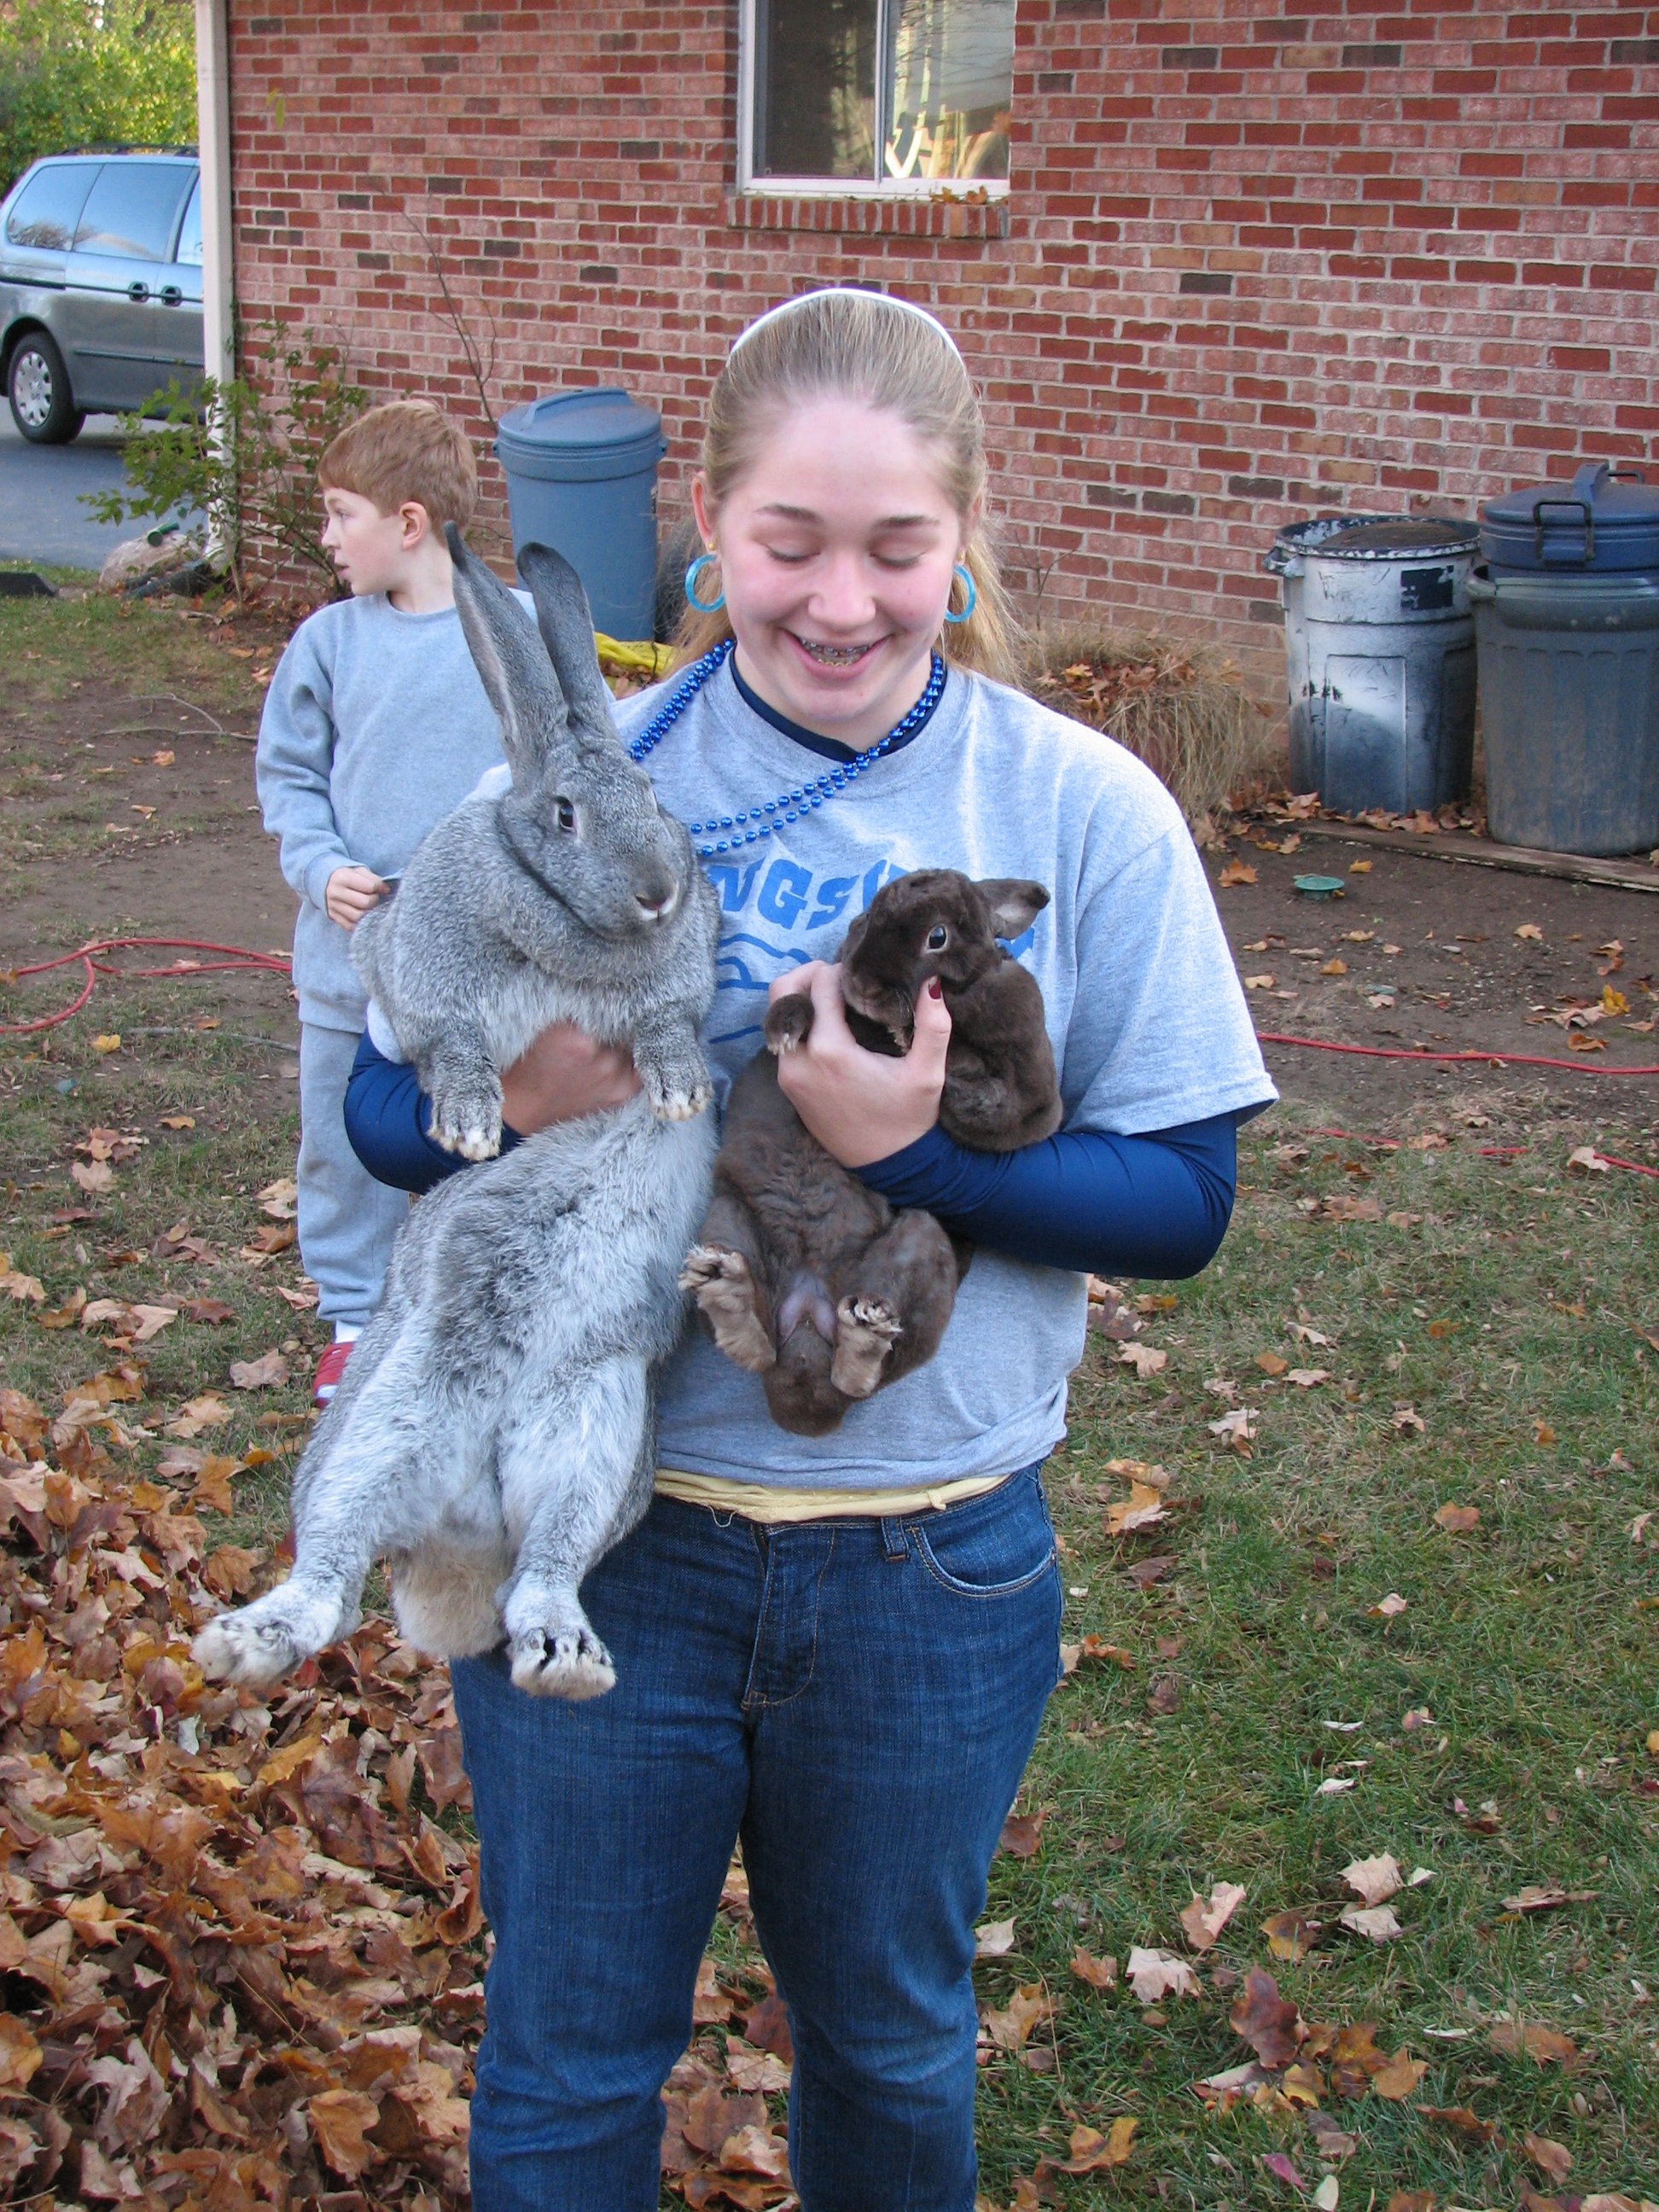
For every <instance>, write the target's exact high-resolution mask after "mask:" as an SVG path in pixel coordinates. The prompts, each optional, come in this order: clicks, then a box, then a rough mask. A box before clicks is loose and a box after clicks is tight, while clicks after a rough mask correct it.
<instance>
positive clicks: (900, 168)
mask: <svg viewBox="0 0 1659 2212" xmlns="http://www.w3.org/2000/svg"><path fill="white" fill-rule="evenodd" d="M886 15H887V24H886V30H887V36H888V42H889V49H890V51H889V58H888V65H887V82H888V84H889V85H890V88H891V94H890V100H889V102H888V104H887V107H886V114H887V116H888V118H889V121H888V125H887V130H886V132H885V138H886V143H885V146H884V149H883V154H884V161H885V166H886V173H887V174H888V175H889V176H890V177H940V178H945V177H954V178H978V177H1006V175H1007V173H1008V126H1009V121H1010V115H1009V110H1010V107H1011V106H1012V100H1013V83H1014V0H889V6H888V8H887V9H886Z"/></svg>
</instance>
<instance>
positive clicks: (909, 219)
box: [725, 192, 1008, 238]
mask: <svg viewBox="0 0 1659 2212" xmlns="http://www.w3.org/2000/svg"><path fill="white" fill-rule="evenodd" d="M725 211H726V222H728V223H729V224H730V225H731V226H732V228H733V229H734V230H803V231H812V232H817V233H818V234H841V233H850V234H853V235H854V236H858V237H866V238H872V237H878V236H882V237H889V238H1006V237H1007V235H1008V202H1007V199H1006V197H997V198H995V199H990V198H987V199H978V200H969V199H943V198H940V199H911V198H904V199H900V198H897V197H894V198H892V199H879V198H876V197H847V198H842V199H836V198H831V197H824V198H822V199H819V198H811V199H808V198H802V197H780V198H774V197H771V196H770V195H769V194H768V193H765V192H727V193H726V199H725Z"/></svg>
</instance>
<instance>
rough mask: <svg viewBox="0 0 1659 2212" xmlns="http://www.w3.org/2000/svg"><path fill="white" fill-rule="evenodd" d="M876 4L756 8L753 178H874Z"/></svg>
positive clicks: (776, 2)
mask: <svg viewBox="0 0 1659 2212" xmlns="http://www.w3.org/2000/svg"><path fill="white" fill-rule="evenodd" d="M877 17H878V6H877V0H755V33H756V48H755V64H756V65H755V107H756V114H755V137H754V170H755V174H756V175H757V176H761V177H859V178H873V176H874V174H875V151H876V47H877V32H878V22H877Z"/></svg>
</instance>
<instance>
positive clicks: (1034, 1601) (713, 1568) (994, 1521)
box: [452, 1468, 1060, 2212]
mask: <svg viewBox="0 0 1659 2212" xmlns="http://www.w3.org/2000/svg"><path fill="white" fill-rule="evenodd" d="M582 1600H583V1603H584V1604H585V1605H586V1607H587V1610H588V1613H590V1615H591V1616H592V1621H593V1626H594V1627H595V1628H596V1629H597V1630H598V1632H599V1635H600V1636H601V1637H602V1638H604V1640H605V1643H606V1644H609V1646H610V1647H611V1653H612V1655H613V1656H614V1658H615V1660H616V1662H617V1687H616V1688H615V1689H614V1690H613V1691H612V1692H611V1694H610V1695H609V1696H608V1697H605V1698H601V1699H597V1700H596V1701H595V1702H593V1703H592V1704H589V1705H565V1704H562V1703H561V1702H559V1701H557V1700H556V1699H537V1698H531V1697H526V1696H525V1695H524V1694H523V1693H522V1692H520V1691H517V1690H515V1689H514V1688H513V1686H512V1684H511V1682H510V1680H508V1677H507V1669H506V1667H505V1665H504V1664H503V1662H502V1659H501V1655H500V1653H495V1654H493V1655H492V1656H489V1657H488V1658H483V1659H468V1660H459V1661H457V1662H455V1664H454V1666H453V1669H452V1672H453V1680H454V1686H455V1705H456V1710H457V1711H458V1712H459V1717H460V1723H461V1730H462V1740H463V1742H464V1745H465V1756H466V1771H467V1773H468V1775H469V1776H470V1778H471V1783H472V1794H473V1802H474V1806H475V1808H476V1811H477V1823H478V1833H479V1837H480V1839H481V1842H482V1845H483V1905H484V1910H485V1911H486V1913H487V1914H488V1916H489V1923H490V1926H491V1928H492V1929H494V1931H495V1957H494V1959H493V1960H492V1962H491V1964H490V1967H489V1978H488V1981H487V1983H486V1992H487V2005H486V2011H487V2020H488V2026H487V2027H486V2031H485V2034H484V2039H483V2047H482V2049H481V2050H480V2051H479V2054H478V2063H477V2090H476V2092H475V2093H474V2096H473V2100H472V2142H471V2167H472V2202H473V2206H474V2212H654V2207H655V2206H656V2203H657V2202H658V2195H657V2190H658V2150H659V2142H660V2140H661V2136H662V2122H663V2114H662V2106H661V2104H660V2102H659V2094H658V2093H659V2089H660V2088H661V2086H662V2084H663V2081H665V2078H666V2076H667V2074H668V2071H669V2069H670V2068H671V2066H672V2065H673V2063H674V2062H675V2060H676V2059H677V2058H678V2057H679V2056H680V2054H681V2052H682V2051H684V2048H685V2046H686V2044H687V2042H688V2041H689V2039H690V2033H691V1996H692V1989H693V1985H694V1984H695V1982H696V1972H697V1965H698V1961H699V1960H700V1959H701V1958H702V1951H703V1947H704V1944H705V1942H706V1941H707V1938H708V1932H709V1929H710V1928H711V1926H712V1925H713V1923H714V1913H715V1910H716V1907H717V1905H718V1904H719V1901H720V1887H721V1883H722V1881H723V1880H724V1877H725V1874H726V1866H727V1864H728V1863H729V1861H730V1858H731V1855H732V1844H733V1842H734V1841H735V1840H736V1839H737V1838H738V1837H741V1838H742V1841H743V1854H744V1866H745V1867H746V1869H747V1870H748V1875H749V1887H750V1901H751V1903H752V1905H753V1907H754V1913H755V1924H756V1928H757V1932H758V1934H759V1936H760V1939H761V1942H762V1943H763V1945H764V1947H765V1951H766V1955H767V1958H768V1959H769V1961H770V1963H771V1966H772V1968H773V1971H774V1972H775V1974H776V1977H777V1983H778V1990H779V1993H780V1995H781V1996H782V1998H783V2000H784V2002H785V2004H786V2006H787V2009H788V2014H789V2020H790V2026H791V2028H792V2031H793V2038H794V2046H795V2069H794V2079H793V2084H792V2086H791V2089H790V2096H789V2158H790V2167H791V2172H792V2174H793V2180H794V2184H795V2187H796V2189H797V2190H798V2191H799V2194H800V2198H801V2202H802V2204H803V2206H804V2207H805V2212H877V2208H879V2212H972V2206H973V2202H974V2190H975V2178H976V2173H977V2166H976V2161H975V2155H974V2085H975V2063H974V2045H975V2033H976V2020H975V2003H974V1988H973V1978H972V1966H973V1957H974V1923H975V1921H976V1920H977V1919H978V1917H979V1916H980V1913H981V1911H982V1910H983V1907H984V1903H985V1877H986V1872H987V1869H988V1867H989V1865H990V1863H991V1857H992V1854H993V1853H994V1850H996V1846H997V1838H998V1834H999V1832H1000V1829H1001V1826H1002V1823H1003V1820H1004V1819H1005V1818H1006V1814H1007V1813H1008V1809H1009V1808H1010V1806H1011V1805H1012V1803H1013V1801H1014V1797H1015V1794H1016V1792H1017V1791H1018V1787H1019V1779H1020V1775H1021V1773H1022V1771H1024V1765H1025V1761H1026V1759H1027V1757H1028V1756H1029V1754H1030V1749H1031V1746H1032V1744H1033V1742H1034V1741H1036V1732H1037V1728H1038V1725H1039V1723H1040V1722H1041V1720H1042V1709H1043V1705H1044V1704H1045V1702H1046V1701H1047V1699H1048V1692H1050V1691H1051V1690H1052V1689H1053V1688H1054V1685H1055V1683H1056V1681H1057V1680H1059V1676H1060V1650H1059V1638H1060V1576H1059V1571H1058V1567H1057V1565H1056V1563H1055V1557H1054V1532H1053V1529H1052V1528H1051V1527H1050V1525H1049V1522H1048V1509H1047V1506H1046V1504H1044V1501H1043V1496H1042V1484H1041V1481H1040V1480H1039V1477H1038V1474H1037V1470H1036V1468H1028V1469H1026V1470H1025V1471H1024V1473H1023V1474H1018V1475H1014V1476H1012V1477H1011V1478H1010V1479H1009V1480H1007V1481H1006V1482H1005V1483H1003V1484H1002V1485H1001V1486H1000V1487H999V1488H998V1489H996V1490H994V1491H990V1492H987V1493H986V1494H985V1495H984V1496H983V1497H981V1498H971V1499H969V1501H968V1502H967V1503H966V1504H961V1505H957V1506H952V1507H951V1508H949V1509H947V1510H945V1511H944V1512H942V1513H926V1514H921V1515H916V1516H906V1517H905V1518H903V1519H898V1520H890V1521H818V1522H806V1523H802V1524H798V1525H794V1526H786V1527H776V1528H760V1527H757V1526H756V1525H754V1524H753V1523H750V1522H745V1521H743V1520H740V1519H720V1518H717V1517H716V1516H715V1515H714V1514H713V1513H711V1512H710V1511H708V1510H707V1509H706V1508H704V1507H702V1506H692V1505H684V1504H678V1503H676V1502H675V1501H674V1500H672V1499H669V1498H658V1499H657V1500H656V1501H655V1502H654V1504H653V1506H652V1509H651V1510H650V1512H649V1514H648V1515H647V1517H646V1519H645V1521H644V1522H643V1523H642V1524H641V1527H640V1528H638V1529H636V1530H635V1533H634V1534H633V1535H631V1536H630V1537H629V1538H628V1540H627V1541H625V1542H624V1543H623V1544H622V1545H620V1546H619V1547H617V1550H616V1551H614V1552H612V1553H611V1554H610V1556H609V1557H608V1558H607V1559H604V1560H602V1561H601V1563H600V1564H599V1566H598V1567H597V1568H595V1570H594V1571H593V1573H592V1575H591V1576H590V1577H589V1578H588V1580H587V1582H586V1583H585V1584H584V1586H583V1589H582Z"/></svg>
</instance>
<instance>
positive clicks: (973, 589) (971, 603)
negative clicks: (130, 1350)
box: [945, 561, 979, 623]
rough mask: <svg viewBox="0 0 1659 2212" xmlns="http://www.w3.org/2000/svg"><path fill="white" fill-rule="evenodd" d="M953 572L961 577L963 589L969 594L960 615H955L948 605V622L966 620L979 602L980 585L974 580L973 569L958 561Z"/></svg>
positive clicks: (946, 613) (946, 615) (946, 614)
mask: <svg viewBox="0 0 1659 2212" xmlns="http://www.w3.org/2000/svg"><path fill="white" fill-rule="evenodd" d="M952 573H953V574H955V575H957V576H960V577H961V579H962V585H963V590H964V591H965V592H967V594H968V604H967V605H966V606H965V607H964V608H963V611H962V612H961V613H960V614H959V615H953V614H952V613H951V610H950V607H949V605H946V607H945V621H946V622H948V623H962V622H966V621H967V619H968V617H969V615H970V614H972V612H973V611H974V608H975V605H976V604H977V603H978V599H979V587H978V586H977V585H976V584H975V581H974V575H973V571H972V569H970V568H963V565H962V563H961V562H960V561H958V562H957V565H956V568H955V569H954V570H953V571H952Z"/></svg>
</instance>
